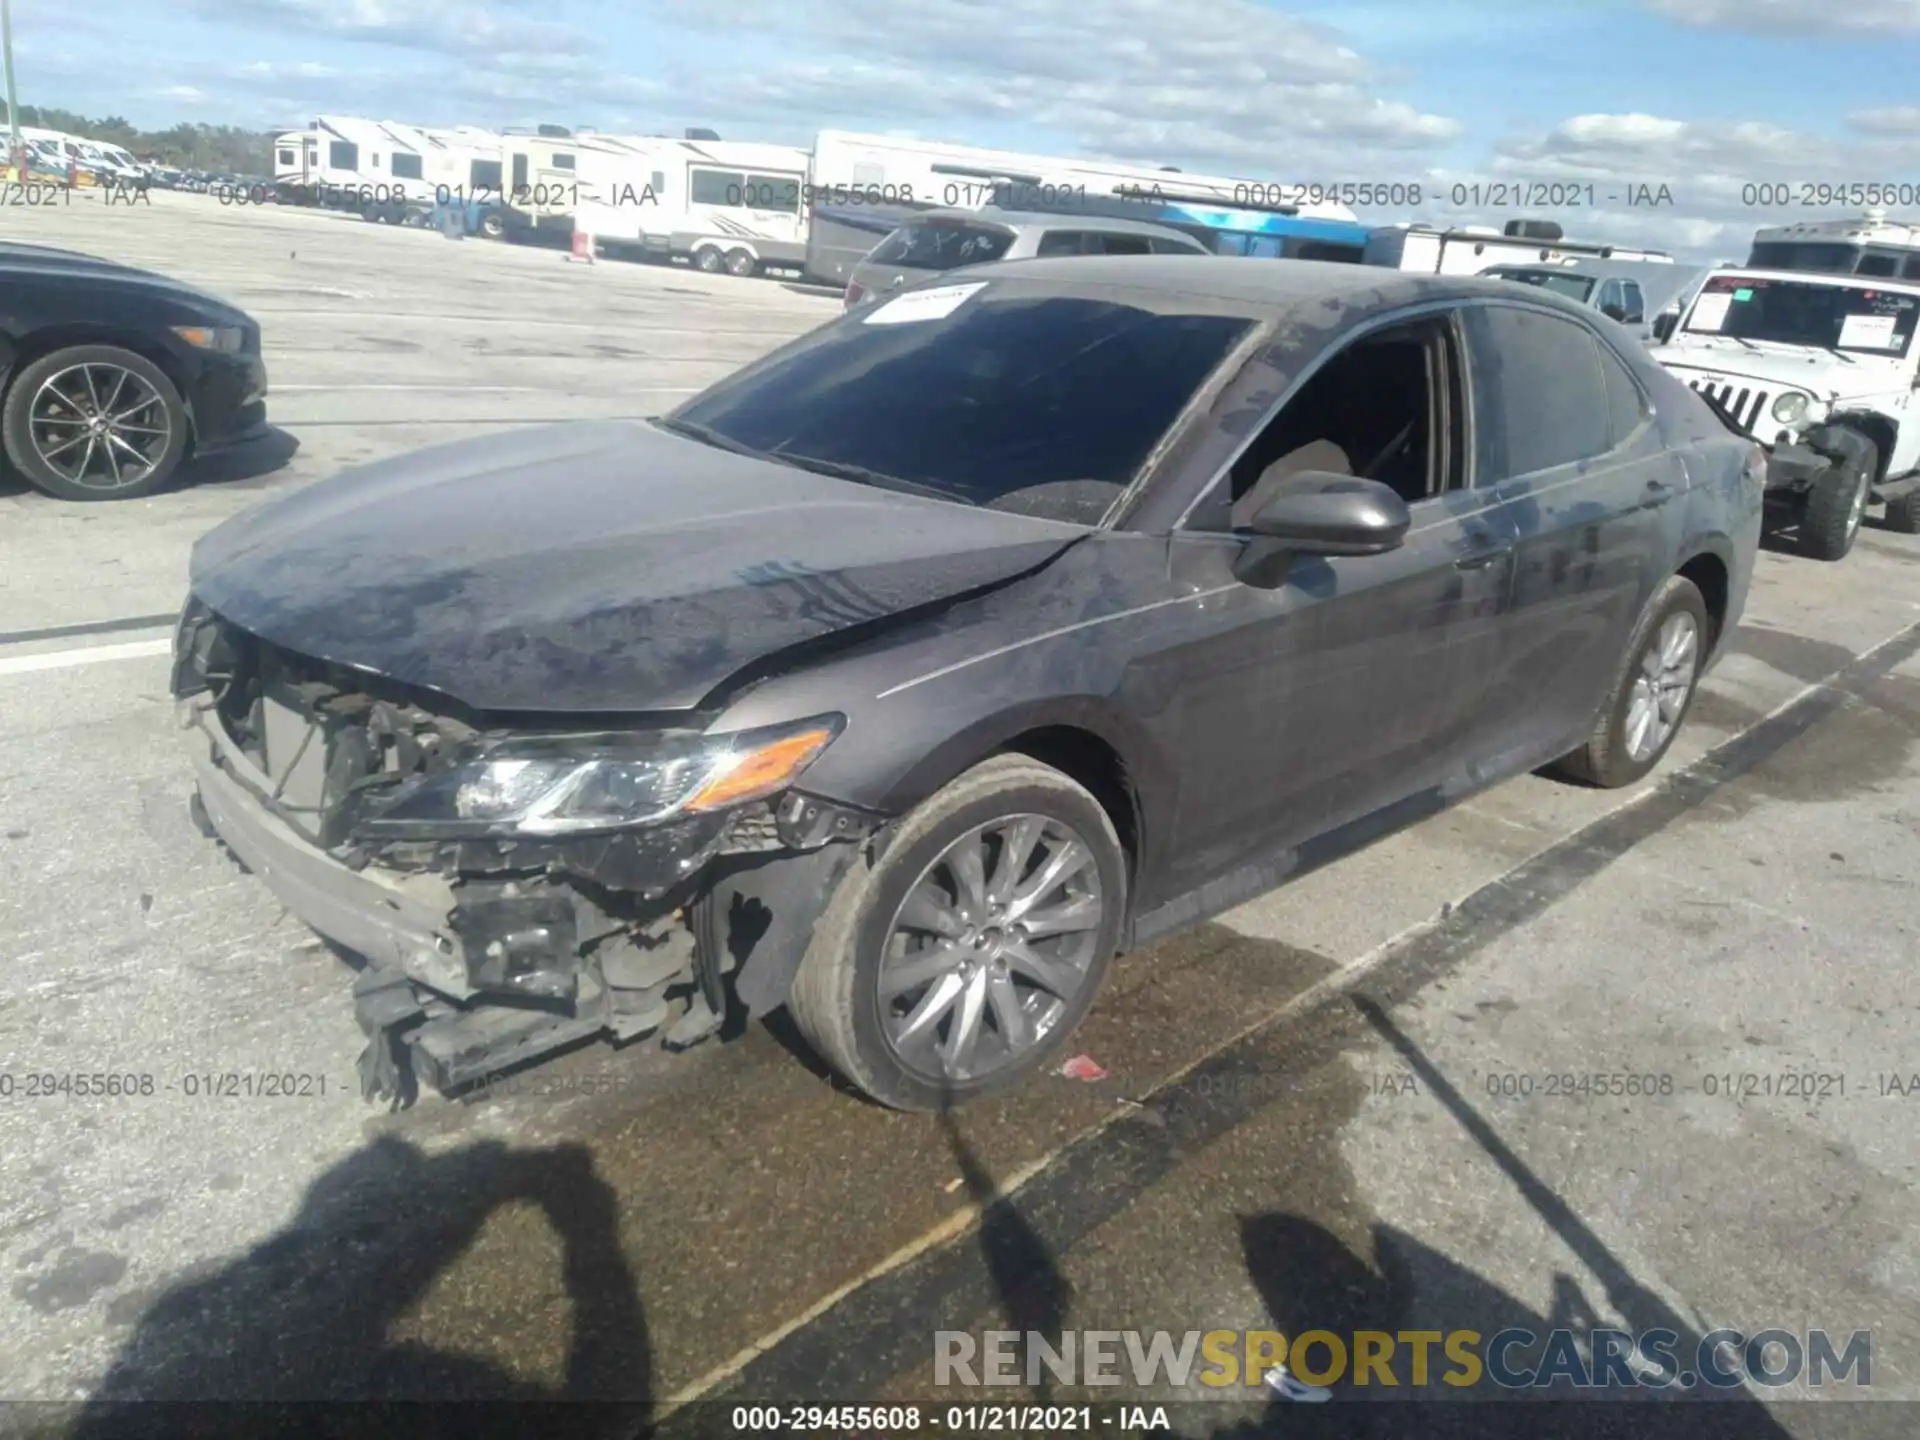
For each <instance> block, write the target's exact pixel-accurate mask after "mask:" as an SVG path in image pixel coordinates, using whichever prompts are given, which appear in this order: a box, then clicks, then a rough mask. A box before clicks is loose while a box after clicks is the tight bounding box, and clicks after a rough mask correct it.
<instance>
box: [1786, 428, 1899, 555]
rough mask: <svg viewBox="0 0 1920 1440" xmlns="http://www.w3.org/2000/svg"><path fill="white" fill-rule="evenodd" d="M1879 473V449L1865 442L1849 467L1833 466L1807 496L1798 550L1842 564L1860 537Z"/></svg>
mask: <svg viewBox="0 0 1920 1440" xmlns="http://www.w3.org/2000/svg"><path fill="white" fill-rule="evenodd" d="M1879 473H1880V447H1879V446H1877V445H1875V444H1873V443H1872V442H1871V441H1867V442H1864V449H1863V452H1862V453H1861V454H1860V455H1859V456H1858V457H1857V458H1856V459H1855V460H1854V462H1853V463H1852V464H1851V465H1847V466H1836V467H1835V468H1834V469H1833V470H1830V471H1829V472H1828V473H1827V474H1825V475H1823V476H1822V477H1821V478H1820V479H1819V480H1818V481H1817V482H1815V484H1814V487H1813V489H1812V490H1811V491H1809V492H1808V494H1807V503H1806V506H1805V508H1804V509H1803V510H1801V512H1800V550H1801V553H1802V554H1804V555H1806V556H1808V557H1809V558H1810V559H1814V560H1843V559H1845V558H1846V555H1847V552H1848V551H1849V550H1851V549H1853V542H1854V541H1855V540H1857V539H1858V538H1859V537H1860V521H1861V519H1862V518H1863V517H1864V516H1865V515H1866V513H1867V491H1868V490H1869V489H1870V488H1872V485H1873V481H1874V477H1875V476H1877V475H1878V474H1879Z"/></svg>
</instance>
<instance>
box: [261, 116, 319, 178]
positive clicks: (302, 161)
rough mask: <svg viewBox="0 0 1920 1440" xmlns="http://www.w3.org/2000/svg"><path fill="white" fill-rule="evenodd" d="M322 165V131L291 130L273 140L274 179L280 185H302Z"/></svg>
mask: <svg viewBox="0 0 1920 1440" xmlns="http://www.w3.org/2000/svg"><path fill="white" fill-rule="evenodd" d="M319 165H320V132H319V131H318V130H289V131H287V132H286V134H284V135H276V136H275V137H274V140H273V179H274V183H275V184H279V185H301V184H305V183H306V182H307V181H308V180H309V179H311V178H312V175H313V172H314V171H315V170H316V169H318V168H319Z"/></svg>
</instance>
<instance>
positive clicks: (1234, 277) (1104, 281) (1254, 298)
mask: <svg viewBox="0 0 1920 1440" xmlns="http://www.w3.org/2000/svg"><path fill="white" fill-rule="evenodd" d="M964 274H965V276H966V278H967V279H968V280H970V281H971V280H1001V279H1004V280H1010V281H1011V280H1017V281H1021V282H1024V283H1025V284H1027V285H1030V286H1035V287H1038V288H1048V287H1058V288H1059V289H1061V290H1077V289H1081V288H1099V289H1101V290H1105V291H1108V292H1120V295H1121V297H1122V298H1137V299H1138V300H1140V301H1142V302H1145V304H1146V306H1147V308H1152V309H1166V308H1170V307H1172V306H1173V305H1177V304H1178V303H1179V302H1180V301H1182V300H1204V301H1207V302H1210V303H1211V304H1213V305H1214V306H1217V307H1219V308H1223V309H1228V310H1236V311H1239V312H1240V313H1242V314H1245V315H1247V316H1250V317H1257V318H1261V319H1274V318H1278V317H1280V316H1282V315H1286V314H1291V313H1296V312H1298V311H1299V310H1300V309H1301V308H1302V307H1304V306H1310V305H1316V304H1328V305H1340V306H1345V307H1348V308H1351V309H1358V310H1365V311H1368V312H1380V311H1386V310H1393V309H1399V308H1401V307H1403V306H1406V305H1415V304H1419V303H1421V302H1422V301H1445V300H1475V299H1485V300H1509V301H1516V300H1517V301H1524V302H1525V303H1527V304H1530V305H1536V306H1541V307H1543V308H1547V309H1553V310H1558V311H1560V312H1561V313H1563V314H1566V315H1570V316H1576V317H1578V318H1579V319H1581V320H1582V321H1587V320H1590V319H1591V316H1592V312H1591V311H1589V310H1588V309H1587V308H1586V307H1585V306H1582V305H1578V304H1575V303H1574V302H1573V301H1571V300H1568V299H1566V298H1565V297H1564V296H1560V295H1556V294H1554V293H1553V292H1552V291H1550V290H1536V289H1531V288H1530V289H1528V290H1526V291H1525V292H1524V293H1516V289H1517V287H1516V286H1515V285H1514V283H1513V282H1512V281H1510V280H1483V279H1480V278H1479V277H1478V276H1472V275H1418V274H1410V273H1408V272H1407V271H1404V270H1391V269H1388V268H1387V267H1386V266H1383V265H1354V264H1347V263H1344V262H1341V261H1335V260H1278V259H1265V258H1261V257H1255V256H1245V255H1210V256H1204V257H1199V258H1196V257H1194V256H1191V255H1063V256H1060V257H1057V258H1054V259H1047V260H996V261H992V262H990V263H988V264H983V265H969V266H967V267H966V269H965V271H964ZM953 275H954V272H952V271H947V272H943V276H942V279H943V280H944V282H945V283H948V284H951V283H952V280H953Z"/></svg>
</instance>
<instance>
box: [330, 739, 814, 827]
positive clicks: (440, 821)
mask: <svg viewBox="0 0 1920 1440" xmlns="http://www.w3.org/2000/svg"><path fill="white" fill-rule="evenodd" d="M845 723H846V722H845V719H844V718H843V717H842V716H839V715H823V716H816V717H815V718H813V719H811V720H806V721H802V722H799V723H798V724H794V725H783V726H778V727H774V728H770V729H764V730H741V731H735V732H733V733H731V734H720V735H695V734H682V735H674V736H659V735H654V736H645V735H642V736H605V735H603V736H576V737H564V738H557V739H545V740H527V741H520V742H515V741H507V742H505V743H503V744H501V745H500V746H498V747H497V748H495V749H494V750H492V751H490V752H488V753H487V754H485V755H481V756H477V757H475V758H474V759H472V760H469V761H467V762H465V763H463V764H459V765H455V766H454V767H452V768H451V769H449V770H445V771H443V772H441V773H440V774H438V775H433V776H429V777H428V778H427V779H425V780H420V781H416V782H414V783H412V784H411V785H408V786H406V787H404V788H403V789H402V790H401V792H400V793H399V794H398V795H397V796H396V797H395V798H394V800H393V801H392V802H391V803H390V804H387V805H384V806H381V807H380V808H379V809H377V810H375V811H373V812H372V813H370V814H367V815H366V816H365V817H364V818H363V819H362V820H361V821H360V822H359V823H358V824H357V825H356V826H355V828H356V829H357V830H359V831H360V832H362V833H363V834H366V835H369V836H389V837H391V836H398V835H407V834H411V835H434V836H445V837H449V838H459V837H478V836H489V835H503V836H504V835H529V836H545V835H574V834H582V833H587V832H591V831H598V830H622V829H627V828H630V827H633V826H640V825H657V824H660V823H661V822H663V821H666V820H671V819H674V818H675V817H677V816H683V815H700V814H710V813H712V812H714V811H716V810H726V809H731V808H732V807H734V806H736V805H744V804H746V803H747V802H748V801H751V800H759V799H763V798H764V797H766V796H768V795H772V794H775V793H776V792H778V791H781V790H784V789H786V788H787V787H788V786H789V785H791V784H793V782H794V781H795V780H796V779H798V778H799V775H800V772H801V771H803V770H805V769H806V768H807V766H809V765H811V764H812V763H813V762H814V761H815V760H816V759H818V758H819V755H820V752H821V751H823V750H825V749H826V748H827V746H828V745H830V744H832V743H833V739H834V737H835V736H836V735H838V734H839V733H840V730H841V727H842V726H843V725H844V724H845Z"/></svg>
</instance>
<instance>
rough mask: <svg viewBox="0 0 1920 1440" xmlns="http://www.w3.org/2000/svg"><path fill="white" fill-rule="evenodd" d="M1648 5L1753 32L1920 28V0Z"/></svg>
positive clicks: (1681, 0)
mask: <svg viewBox="0 0 1920 1440" xmlns="http://www.w3.org/2000/svg"><path fill="white" fill-rule="evenodd" d="M1646 6H1647V8H1648V9H1649V10H1653V11H1655V12H1657V13H1659V14H1662V15H1666V16H1669V17H1671V18H1672V19H1675V20H1678V21H1681V22H1682V23H1683V24H1687V25H1699V26H1703V27H1711V28H1714V29H1720V30H1742V31H1746V32H1747V33H1749V34H1754V35H1818V36H1832V35H1834V34H1836V33H1840V34H1844V33H1847V32H1853V33H1856V34H1858V33H1862V32H1866V33H1882V34H1886V33H1900V32H1904V31H1912V30H1920V0H1646Z"/></svg>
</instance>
